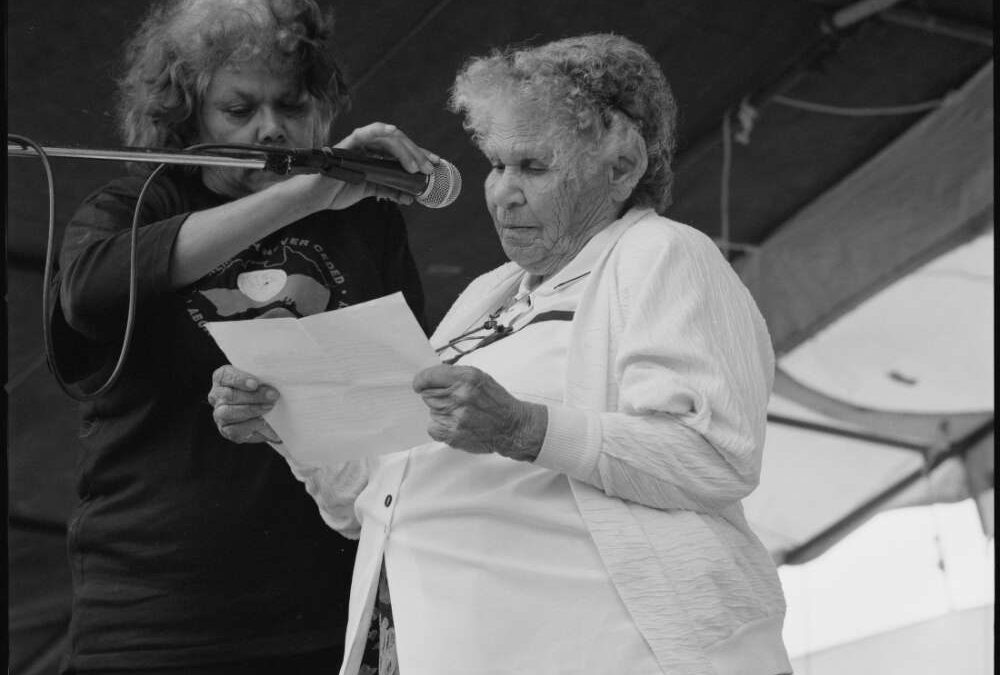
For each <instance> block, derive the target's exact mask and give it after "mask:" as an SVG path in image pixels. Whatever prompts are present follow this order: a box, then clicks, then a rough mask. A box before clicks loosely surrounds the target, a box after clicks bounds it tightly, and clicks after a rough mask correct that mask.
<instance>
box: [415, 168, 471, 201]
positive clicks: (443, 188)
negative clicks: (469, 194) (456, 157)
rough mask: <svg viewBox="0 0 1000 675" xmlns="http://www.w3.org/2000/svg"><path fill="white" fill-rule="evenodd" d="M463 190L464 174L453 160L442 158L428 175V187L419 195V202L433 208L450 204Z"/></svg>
mask: <svg viewBox="0 0 1000 675" xmlns="http://www.w3.org/2000/svg"><path fill="white" fill-rule="evenodd" d="M460 192H462V174H461V173H459V171H458V168H457V167H456V166H455V165H454V164H452V163H451V162H446V161H445V160H443V159H442V160H441V161H440V162H438V163H437V164H435V165H434V173H432V174H431V175H430V176H428V177H427V188H426V189H425V190H424V191H423V192H421V193H420V194H419V195H417V198H416V199H417V203H418V204H423V205H424V206H427V207H430V208H432V209H440V208H442V207H445V206H448V205H449V204H451V203H452V202H453V201H455V200H456V199H457V198H458V195H459V193H460Z"/></svg>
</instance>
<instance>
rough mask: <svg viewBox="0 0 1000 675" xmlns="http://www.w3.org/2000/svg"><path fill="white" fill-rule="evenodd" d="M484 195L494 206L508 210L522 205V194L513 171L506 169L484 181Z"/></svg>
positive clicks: (523, 200)
mask: <svg viewBox="0 0 1000 675" xmlns="http://www.w3.org/2000/svg"><path fill="white" fill-rule="evenodd" d="M486 194H487V197H488V199H489V200H490V201H491V202H493V203H494V204H495V205H496V206H499V207H502V208H505V209H510V208H513V207H515V206H520V205H522V204H524V202H525V199H524V192H523V191H522V190H521V185H520V182H519V181H518V179H517V177H516V176H515V175H514V171H512V170H511V169H509V168H507V169H504V170H503V171H500V172H497V173H495V174H494V175H491V176H490V177H489V178H487V179H486Z"/></svg>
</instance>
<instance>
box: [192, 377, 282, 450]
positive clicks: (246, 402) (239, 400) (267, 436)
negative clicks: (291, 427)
mask: <svg viewBox="0 0 1000 675" xmlns="http://www.w3.org/2000/svg"><path fill="white" fill-rule="evenodd" d="M278 397H279V394H278V390H277V389H275V388H274V387H270V386H268V385H266V384H263V383H262V382H260V380H258V379H257V378H256V377H254V376H253V375H251V374H250V373H247V372H244V371H242V370H240V369H238V368H236V367H234V366H230V365H225V366H222V367H220V368H217V369H216V370H215V372H214V373H212V389H211V390H210V391H209V392H208V403H209V404H210V405H211V406H212V409H213V412H212V419H214V420H215V426H216V427H218V429H219V433H220V434H222V436H223V437H225V438H227V439H228V440H230V441H232V442H233V443H264V442H271V443H281V439H280V438H279V437H278V434H276V433H275V431H274V429H272V428H271V425H269V424H268V423H267V421H266V420H265V419H264V414H265V413H267V412H270V410H271V409H272V408H274V403H275V402H276V401H277V400H278Z"/></svg>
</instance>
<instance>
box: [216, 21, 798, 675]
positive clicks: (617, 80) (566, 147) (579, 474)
mask: <svg viewBox="0 0 1000 675" xmlns="http://www.w3.org/2000/svg"><path fill="white" fill-rule="evenodd" d="M452 107H453V109H454V110H455V111H457V112H460V113H462V114H463V115H464V118H465V124H466V128H467V129H469V130H470V131H471V132H472V135H473V138H474V140H475V142H476V143H477V145H478V146H479V148H480V149H481V150H482V152H483V154H484V155H485V156H486V158H487V159H488V160H489V162H490V163H491V165H492V170H491V171H490V173H489V175H488V177H487V179H486V185H485V197H486V205H487V207H488V210H489V213H490V215H491V216H492V218H493V222H494V225H495V228H496V231H497V235H498V236H499V237H500V241H501V244H502V245H503V249H504V251H505V252H506V254H507V256H508V257H509V258H510V262H509V263H507V264H506V265H503V266H501V267H500V268H498V269H496V270H493V271H492V272H489V273H487V274H485V275H483V276H482V277H480V278H478V279H476V280H475V281H473V282H472V283H471V284H470V285H469V287H468V288H467V289H466V290H465V291H464V292H463V293H462V294H461V296H460V297H459V298H458V300H457V301H456V302H455V304H454V305H453V306H452V308H451V310H450V311H449V312H448V314H447V315H446V316H445V318H444V319H443V320H442V322H441V323H440V325H439V326H438V328H437V330H436V331H435V333H434V335H433V336H432V338H431V342H432V344H433V345H434V346H435V347H436V348H437V349H438V351H439V353H440V354H441V357H442V364H441V365H437V366H433V367H431V368H428V369H426V370H424V371H422V372H420V373H418V374H417V375H416V377H415V378H414V383H413V386H414V389H415V391H416V392H417V393H418V394H419V395H420V396H421V397H422V398H423V400H424V402H425V403H426V405H427V408H428V412H429V418H430V421H429V425H428V433H429V435H430V437H431V438H432V439H434V442H432V443H428V444H426V445H423V446H419V447H416V448H412V449H409V450H405V451H401V452H395V453H391V454H388V455H384V456H382V458H381V459H380V460H379V461H377V462H376V463H373V464H371V465H364V464H356V463H355V464H349V465H346V466H340V467H307V466H299V465H293V466H292V469H293V470H294V471H295V473H296V475H298V476H299V477H300V479H302V480H303V482H304V483H305V486H306V489H308V490H309V492H310V494H312V495H313V496H314V498H315V499H316V501H317V503H318V504H319V507H320V510H321V512H322V514H323V516H324V518H325V519H326V521H327V523H329V524H330V525H331V526H332V527H336V528H337V529H339V530H341V531H342V532H345V533H347V534H352V535H354V536H357V535H358V534H360V538H361V541H360V545H359V549H358V557H357V561H356V564H355V570H354V578H353V581H352V591H351V609H350V612H351V618H350V622H349V627H348V632H347V642H346V644H347V651H346V654H345V659H344V663H343V666H342V671H341V672H342V673H346V674H354V673H358V672H375V670H374V669H375V668H376V666H375V664H374V663H372V662H371V660H370V659H369V660H368V661H367V663H368V664H369V665H365V664H366V658H365V651H366V650H365V644H366V641H367V642H368V643H369V650H370V649H371V646H372V644H373V643H378V642H379V641H380V649H379V650H378V651H379V656H380V659H378V660H380V664H379V665H378V666H377V667H378V668H379V672H393V671H394V669H396V668H398V670H399V671H401V672H402V673H403V674H404V675H448V674H455V675H457V674H459V673H461V674H463V675H486V674H487V673H489V674H494V673H510V674H515V673H615V674H618V673H628V674H631V675H645V674H652V673H671V674H681V673H684V674H692V675H694V674H698V675H702V674H704V675H709V674H718V675H735V674H737V673H740V674H745V675H779V674H781V673H789V672H791V667H790V666H789V663H788V658H787V655H786V653H785V649H784V646H783V644H782V640H781V628H782V621H783V616H784V601H783V597H782V593H781V588H780V585H779V582H778V578H777V574H776V571H775V568H774V565H773V564H772V562H771V560H770V558H769V556H768V554H767V551H766V550H765V549H764V547H763V546H762V545H761V544H760V542H759V541H758V540H757V538H756V537H755V536H754V534H753V532H752V531H751V530H750V528H749V527H748V525H747V522H746V520H745V518H744V515H743V509H742V506H741V503H740V500H741V499H743V498H744V497H746V496H747V495H748V494H749V493H750V492H751V491H752V490H753V489H754V487H755V486H756V485H757V481H758V476H759V473H760V466H761V453H762V449H763V445H764V427H765V414H766V403H767V398H768V396H769V392H770V387H771V382H772V369H773V355H772V351H771V347H770V341H769V338H768V334H767V329H766V326H765V325H764V322H763V320H762V318H761V316H760V314H759V312H758V310H757V308H756V306H755V305H754V302H753V300H752V298H751V297H750V295H749V293H748V292H747V290H746V288H745V287H744V286H743V285H742V284H741V282H740V280H739V279H738V277H737V276H736V275H735V274H734V272H733V271H732V269H731V268H730V266H729V265H728V264H727V263H726V261H725V260H724V258H723V257H722V256H721V255H720V253H719V251H718V250H717V248H716V247H715V246H714V245H713V243H712V241H711V240H710V239H708V238H707V237H705V236H704V235H702V234H701V233H700V232H698V231H696V230H694V229H692V228H690V227H688V226H686V225H683V224H681V223H677V222H674V221H672V220H669V219H667V218H665V217H664V216H663V215H662V213H663V212H664V210H665V209H666V207H667V205H668V203H669V194H670V187H671V182H672V173H671V170H670V161H671V158H672V151H673V145H674V127H675V105H674V101H673V97H672V95H671V93H670V89H669V87H668V85H667V82H666V81H665V79H664V77H663V74H662V72H661V70H660V68H659V66H658V65H657V64H656V62H655V61H654V60H653V59H652V58H650V56H649V55H648V54H647V53H646V52H645V51H644V50H643V49H642V48H641V47H640V46H638V45H636V44H635V43H632V42H630V41H629V40H627V39H625V38H622V37H619V36H615V35H588V36H583V37H577V38H570V39H566V40H560V41H558V42H553V43H550V44H546V45H543V46H541V47H537V48H529V49H518V50H510V51H505V52H496V53H493V54H491V55H489V56H486V57H483V58H477V59H473V60H470V61H469V62H468V63H467V64H466V65H465V66H464V68H463V69H462V71H461V72H460V73H459V75H458V77H457V79H456V82H455V86H454V89H453V92H452ZM248 381H249V382H250V384H249V385H248V384H247V382H248ZM275 395H276V394H275V392H273V390H271V389H270V388H269V387H267V386H266V385H260V386H257V385H256V383H255V382H254V381H253V378H251V377H250V376H249V375H248V374H246V373H242V372H240V371H238V370H235V369H233V368H231V367H228V366H227V367H225V368H223V369H220V370H219V371H217V372H216V374H215V382H214V386H213V389H212V392H211V393H210V395H209V398H210V401H212V402H213V404H214V405H215V407H216V413H215V417H216V422H217V424H218V426H219V428H220V430H221V432H222V433H223V434H224V435H225V436H227V437H229V438H231V439H233V440H238V441H247V442H253V441H261V440H270V441H272V443H274V442H275V441H278V439H277V438H276V437H275V436H274V432H273V430H271V429H270V428H269V427H268V426H267V423H266V422H265V421H264V420H263V419H262V418H261V417H260V414H261V411H263V410H266V409H267V406H268V405H269V403H268V398H267V397H268V396H271V397H272V398H273V397H274V396H275ZM274 445H275V447H278V448H280V445H278V444H277V443H274ZM401 450H402V449H401ZM263 583H266V580H263ZM372 626H377V627H378V628H377V629H374V630H370V628H371V627H372ZM370 653H371V651H369V654H370ZM369 667H370V668H371V669H370V670H366V669H368V668H369Z"/></svg>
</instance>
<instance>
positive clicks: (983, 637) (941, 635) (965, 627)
mask: <svg viewBox="0 0 1000 675" xmlns="http://www.w3.org/2000/svg"><path fill="white" fill-rule="evenodd" d="M992 631H993V607H992V606H987V607H974V608H970V609H965V610H961V611H957V612H952V613H950V614H944V615H942V616H939V617H936V618H934V619H929V620H928V621H924V622H921V623H918V624H914V625H912V626H906V627H904V628H899V629H896V630H894V631H891V632H888V633H880V634H878V635H872V636H869V637H867V638H864V639H862V640H858V641H857V642H851V643H848V644H844V645H838V646H837V647H831V648H830V649H827V650H824V651H822V652H818V653H816V654H810V655H808V656H801V657H799V658H797V659H792V668H793V669H794V672H795V675H845V674H846V673H850V675H945V674H946V673H947V674H952V673H954V674H955V675H959V674H960V675H992V673H993V640H992V639H991V635H992Z"/></svg>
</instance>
